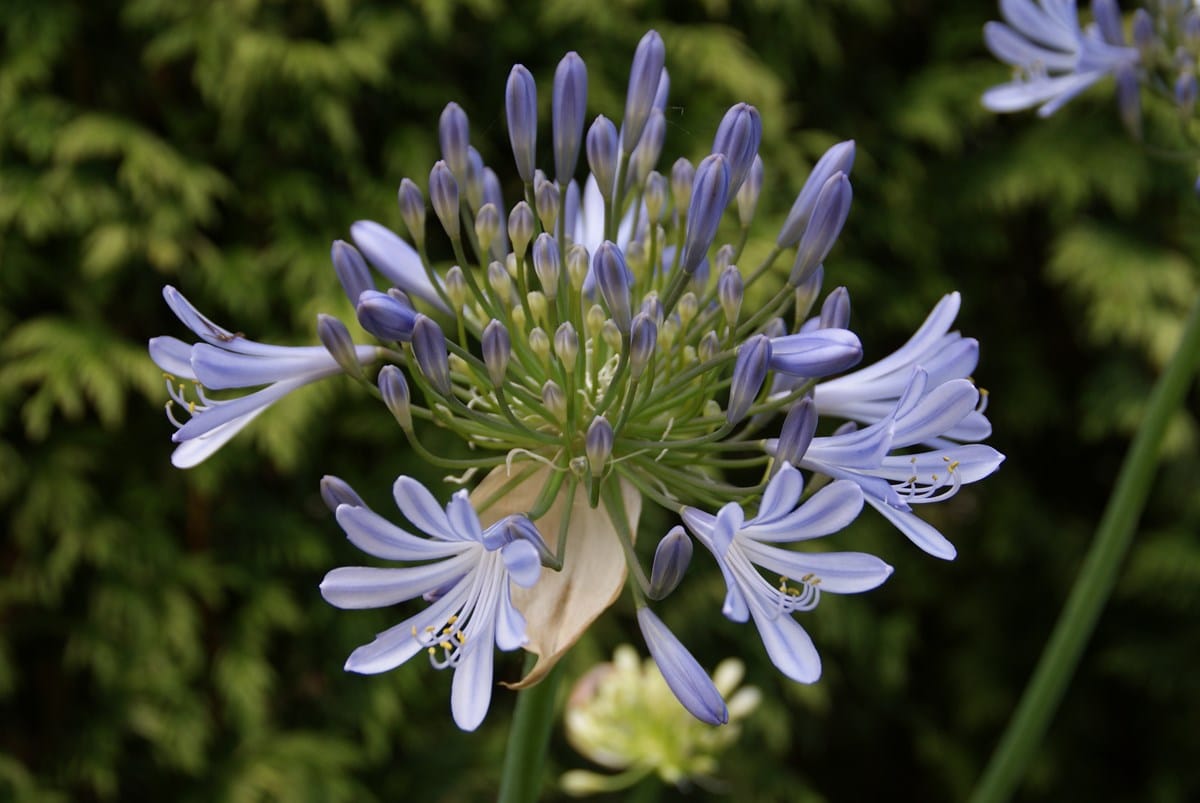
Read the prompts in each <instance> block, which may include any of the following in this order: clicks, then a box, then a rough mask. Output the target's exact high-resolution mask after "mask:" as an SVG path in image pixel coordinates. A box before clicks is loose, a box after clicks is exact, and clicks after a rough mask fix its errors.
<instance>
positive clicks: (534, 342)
mask: <svg viewBox="0 0 1200 803" xmlns="http://www.w3.org/2000/svg"><path fill="white" fill-rule="evenodd" d="M550 348H551V346H550V336H549V335H548V334H546V330H545V329H543V328H542V327H540V326H535V327H533V329H531V330H529V350H530V351H532V352H533V353H534V354H535V355H536V356H537V358H538V361H539V362H541V364H542V367H543V368H544V367H546V366H548V365H549V364H550Z"/></svg>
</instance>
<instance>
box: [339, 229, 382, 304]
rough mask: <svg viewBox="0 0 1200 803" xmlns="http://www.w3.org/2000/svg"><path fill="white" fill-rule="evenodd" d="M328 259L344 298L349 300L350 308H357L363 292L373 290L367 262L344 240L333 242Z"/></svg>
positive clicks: (373, 285) (373, 286)
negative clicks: (331, 262)
mask: <svg viewBox="0 0 1200 803" xmlns="http://www.w3.org/2000/svg"><path fill="white" fill-rule="evenodd" d="M330 257H331V258H332V259H333V272H334V273H336V274H337V277H338V281H339V282H340V283H341V285H342V290H344V291H345V293H346V298H348V299H350V304H351V306H357V304H358V298H359V296H361V295H362V294H363V291H365V290H374V289H375V282H374V281H372V280H371V269H370V268H368V267H367V261H366V260H365V259H363V257H362V254H360V253H359V252H358V249H357V248H355V247H354V246H352V245H350V243H348V242H345V241H344V240H334V241H333V248H332V249H330Z"/></svg>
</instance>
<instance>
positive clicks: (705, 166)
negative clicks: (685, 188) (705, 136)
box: [680, 153, 729, 274]
mask: <svg viewBox="0 0 1200 803" xmlns="http://www.w3.org/2000/svg"><path fill="white" fill-rule="evenodd" d="M728 200H729V168H728V167H727V166H726V163H725V157H724V156H722V155H721V154H719V153H714V154H712V155H711V156H707V157H705V159H704V161H703V162H701V163H700V166H699V167H697V168H696V176H695V180H694V181H693V182H692V200H691V203H690V204H689V205H688V220H687V233H686V234H685V235H684V242H683V257H682V259H681V260H680V266H681V267H682V268H683V270H684V272H685V273H689V274H691V273H695V272H696V268H698V267H700V262H701V261H702V260H703V259H704V256H705V254H706V253H708V248H709V246H710V245H712V241H713V237H715V236H716V235H717V226H718V225H719V224H720V223H721V214H722V213H723V212H724V211H725V204H726V202H727V201H728Z"/></svg>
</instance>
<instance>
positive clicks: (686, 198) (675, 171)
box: [671, 157, 696, 214]
mask: <svg viewBox="0 0 1200 803" xmlns="http://www.w3.org/2000/svg"><path fill="white" fill-rule="evenodd" d="M695 180H696V168H694V167H692V163H691V162H689V161H688V160H687V159H684V158H683V157H680V158H678V159H676V160H675V164H673V165H671V195H672V196H673V197H674V198H675V208H676V209H677V210H678V211H679V213H680V214H683V213H685V212H686V211H687V208H688V205H689V204H690V203H691V202H692V183H693V182H694V181H695Z"/></svg>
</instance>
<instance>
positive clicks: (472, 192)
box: [458, 148, 487, 211]
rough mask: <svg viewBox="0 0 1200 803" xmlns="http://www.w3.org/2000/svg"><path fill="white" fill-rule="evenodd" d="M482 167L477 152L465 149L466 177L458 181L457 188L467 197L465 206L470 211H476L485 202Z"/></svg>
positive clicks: (481, 158) (472, 149) (481, 159)
mask: <svg viewBox="0 0 1200 803" xmlns="http://www.w3.org/2000/svg"><path fill="white" fill-rule="evenodd" d="M484 169H485V168H484V166H483V157H482V156H480V155H479V151H477V150H475V149H474V148H467V176H466V178H463V179H459V182H458V184H459V187H460V188H461V189H462V191H463V194H464V195H466V197H467V206H468V207H469V208H470V209H471V210H472V211H475V210H478V209H479V207H481V206H483V205H484V204H485V203H487V201H486V200H485V199H484V197H483V191H484V183H483V177H484V172H483V171H484Z"/></svg>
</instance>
